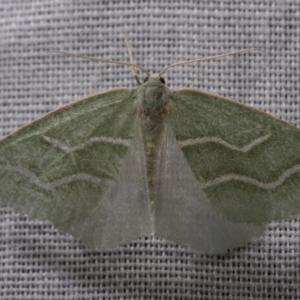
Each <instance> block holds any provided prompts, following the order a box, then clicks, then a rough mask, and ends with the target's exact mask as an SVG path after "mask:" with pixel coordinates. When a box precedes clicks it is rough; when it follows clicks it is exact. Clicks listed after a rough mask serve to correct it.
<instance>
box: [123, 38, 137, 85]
mask: <svg viewBox="0 0 300 300" xmlns="http://www.w3.org/2000/svg"><path fill="white" fill-rule="evenodd" d="M124 40H125V44H126V48H127V51H128V55H129V59H130V63H131V64H132V66H131V72H132V76H133V78H134V79H135V81H136V82H137V84H138V85H141V82H140V80H139V78H138V76H137V74H136V69H135V66H134V65H135V64H136V63H135V61H134V59H133V54H132V53H133V52H132V47H131V45H130V43H129V40H128V38H127V36H126V35H125V36H124Z"/></svg>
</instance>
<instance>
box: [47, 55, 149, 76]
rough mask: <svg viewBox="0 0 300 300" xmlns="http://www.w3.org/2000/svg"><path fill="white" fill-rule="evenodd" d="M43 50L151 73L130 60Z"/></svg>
mask: <svg viewBox="0 0 300 300" xmlns="http://www.w3.org/2000/svg"><path fill="white" fill-rule="evenodd" d="M44 52H45V53H56V54H62V55H67V56H71V57H76V58H82V59H85V60H90V61H95V62H106V63H109V64H115V65H122V66H129V67H134V68H137V69H140V70H141V71H143V72H144V73H146V74H147V76H150V75H151V74H150V72H149V71H147V70H146V69H144V68H143V67H141V66H139V65H137V64H134V63H131V62H124V61H115V60H110V59H102V58H95V57H90V56H84V55H80V54H76V53H72V52H65V51H56V50H48V51H44Z"/></svg>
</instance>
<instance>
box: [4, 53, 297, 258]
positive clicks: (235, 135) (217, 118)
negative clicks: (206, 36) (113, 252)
mask: <svg viewBox="0 0 300 300" xmlns="http://www.w3.org/2000/svg"><path fill="white" fill-rule="evenodd" d="M238 52H242V51H236V52H234V53H238ZM226 55H228V54H226ZM74 56H76V55H74ZM221 56H223V55H219V56H215V57H213V58H216V57H221ZM83 58H86V57H83ZM92 60H96V59H92ZM201 60H203V59H196V60H191V61H187V62H180V63H176V64H173V65H170V66H168V67H166V68H165V69H164V70H162V71H161V72H160V73H158V74H150V73H149V72H148V71H147V70H145V69H144V68H142V67H140V66H137V65H135V64H134V63H133V62H132V60H131V62H130V63H120V64H125V65H128V66H130V67H131V68H132V70H133V74H134V77H135V78H136V80H137V82H138V86H137V87H136V88H134V89H129V88H114V89H110V90H108V91H104V92H102V93H98V94H95V95H91V96H87V97H85V98H83V99H80V100H77V101H74V102H71V103H70V104H67V105H65V106H62V107H60V108H58V109H56V110H54V111H52V112H50V113H48V114H46V115H44V116H43V117H41V118H39V119H37V120H35V121H33V122H31V123H30V124H28V125H26V126H24V127H22V128H20V129H19V130H17V131H16V132H14V133H12V134H10V135H8V136H7V137H5V138H4V139H2V141H1V142H0V201H1V203H3V204H5V205H8V206H10V207H12V208H14V209H15V210H16V211H17V212H18V213H20V214H24V215H27V216H29V217H30V218H33V219H40V220H49V221H50V222H52V223H53V224H54V225H55V226H56V227H57V228H58V229H59V230H62V231H64V232H67V233H70V234H71V235H73V236H74V237H76V238H79V239H80V240H81V241H82V242H83V243H85V244H86V245H87V246H89V247H91V248H96V249H110V248H114V247H116V246H118V245H121V244H125V243H129V242H130V241H132V240H136V239H138V238H140V237H145V236H154V237H157V238H162V239H165V240H168V241H172V242H175V243H177V244H180V245H182V246H185V247H189V248H191V249H192V250H195V251H197V252H199V253H210V254H213V253H222V252H225V251H226V250H227V249H230V248H233V247H237V246H240V245H243V244H244V243H245V242H248V241H251V240H252V239H253V238H254V237H257V236H259V235H261V234H262V233H263V232H264V229H265V225H266V224H267V223H268V222H269V221H271V220H282V219H286V218H289V217H291V216H295V215H297V214H299V212H300V130H299V129H298V128H296V127H294V126H292V125H289V124H288V123H286V122H283V121H281V120H279V119H276V118H274V117H272V116H270V115H268V114H266V113H264V112H261V111H258V110H256V109H254V108H251V107H248V106H245V105H243V104H241V103H238V102H235V101H233V100H230V99H227V98H224V97H221V96H218V95H214V94H211V93H206V92H203V91H201V90H197V89H190V88H183V89H179V90H175V91H173V90H170V89H169V88H168V87H167V86H166V84H165V81H164V79H163V78H162V74H163V73H165V72H166V71H167V70H168V69H169V68H171V67H173V66H175V65H180V64H182V63H190V62H194V61H201ZM100 61H106V60H100ZM110 62H112V63H117V62H114V61H110ZM136 68H139V69H141V70H142V71H144V72H146V74H147V77H146V78H145V80H144V83H142V84H141V83H140V82H139V80H138V79H137V76H136V74H135V71H134V70H135V69H136Z"/></svg>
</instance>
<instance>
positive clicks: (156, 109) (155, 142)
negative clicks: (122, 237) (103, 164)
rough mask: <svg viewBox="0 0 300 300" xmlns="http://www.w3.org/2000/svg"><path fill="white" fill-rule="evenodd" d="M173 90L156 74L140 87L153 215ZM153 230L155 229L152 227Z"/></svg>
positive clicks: (140, 105)
mask: <svg viewBox="0 0 300 300" xmlns="http://www.w3.org/2000/svg"><path fill="white" fill-rule="evenodd" d="M170 98H171V92H170V90H169V89H168V88H167V87H166V86H165V85H164V81H162V80H161V79H160V78H159V77H157V76H151V77H150V78H148V79H147V80H146V81H145V83H144V84H142V85H141V86H139V87H138V89H137V103H138V106H139V123H140V129H141V133H142V137H143V147H144V153H145V160H146V177H147V178H146V181H147V185H148V191H149V192H148V193H149V195H148V196H149V200H150V210H151V215H152V219H154V217H155V216H154V209H153V208H154V202H155V199H156V195H157V183H158V178H159V177H160V176H159V149H161V143H162V141H163V138H164V137H165V131H166V124H167V122H168V112H169V103H170ZM153 231H154V230H153Z"/></svg>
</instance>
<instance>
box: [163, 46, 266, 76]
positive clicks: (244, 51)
mask: <svg viewBox="0 0 300 300" xmlns="http://www.w3.org/2000/svg"><path fill="white" fill-rule="evenodd" d="M250 51H262V52H265V51H264V49H262V48H247V49H242V50H234V51H231V52H226V53H223V54H218V55H213V56H208V57H202V58H195V59H190V60H184V61H179V62H176V63H174V64H171V65H169V66H167V67H165V68H164V69H163V70H162V71H160V72H159V73H158V76H159V77H160V76H161V75H162V74H163V73H165V72H166V71H167V70H169V69H171V68H173V67H177V66H181V65H186V64H190V63H195V62H200V61H206V60H212V59H217V58H221V57H226V56H231V55H235V54H241V53H246V52H250Z"/></svg>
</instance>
